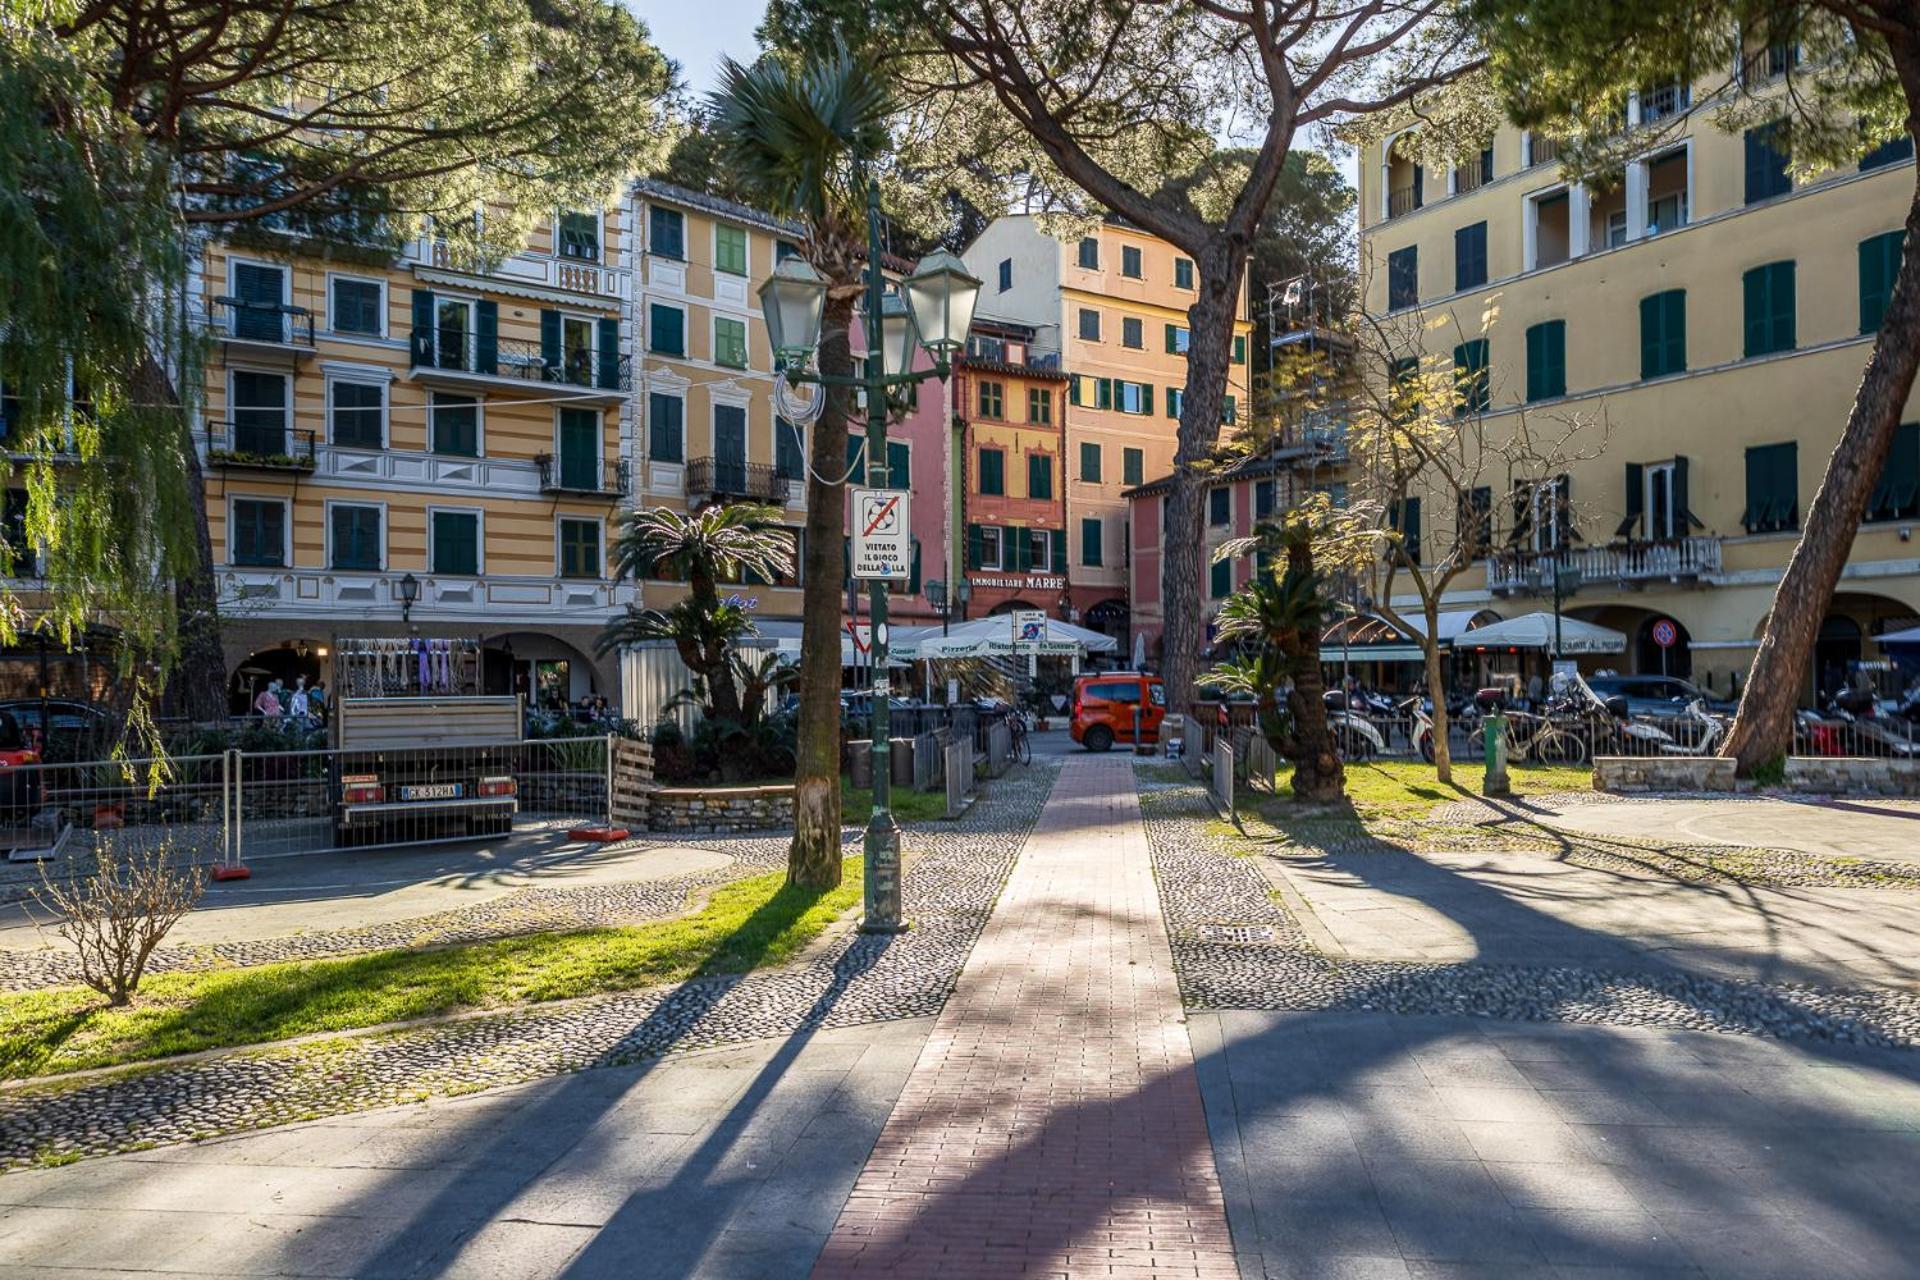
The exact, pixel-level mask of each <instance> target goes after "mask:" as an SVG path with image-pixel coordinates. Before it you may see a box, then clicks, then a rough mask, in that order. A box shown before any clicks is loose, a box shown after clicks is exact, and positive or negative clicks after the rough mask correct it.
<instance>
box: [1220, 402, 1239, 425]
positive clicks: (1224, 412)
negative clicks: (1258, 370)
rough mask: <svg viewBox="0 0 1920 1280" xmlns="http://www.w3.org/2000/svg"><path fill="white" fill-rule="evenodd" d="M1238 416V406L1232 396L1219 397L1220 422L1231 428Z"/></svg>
mask: <svg viewBox="0 0 1920 1280" xmlns="http://www.w3.org/2000/svg"><path fill="white" fill-rule="evenodd" d="M1239 414H1240V406H1239V405H1238V404H1236V403H1234V399H1233V397H1232V396H1221V397H1220V421H1222V422H1224V423H1227V424H1228V425H1229V426H1231V425H1232V424H1233V422H1234V421H1235V419H1237V418H1238V417H1239Z"/></svg>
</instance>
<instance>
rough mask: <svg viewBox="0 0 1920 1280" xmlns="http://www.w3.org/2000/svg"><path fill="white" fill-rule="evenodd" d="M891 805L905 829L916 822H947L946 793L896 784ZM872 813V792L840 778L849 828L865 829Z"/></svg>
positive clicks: (843, 816)
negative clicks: (917, 789) (862, 827)
mask: <svg viewBox="0 0 1920 1280" xmlns="http://www.w3.org/2000/svg"><path fill="white" fill-rule="evenodd" d="M888 802H889V803H890V804H891V805H892V806H893V816H894V820H895V821H897V822H899V823H900V824H901V825H902V826H905V825H908V824H910V823H915V822H945V821H946V819H947V793H946V791H945V789H944V788H943V789H942V790H939V791H915V790H914V789H913V788H912V787H902V786H898V785H896V786H895V787H894V788H893V791H892V794H891V795H890V796H889V797H888ZM872 814H873V792H872V791H870V790H868V789H867V788H865V787H855V786H851V785H849V784H848V782H847V780H846V779H845V778H844V777H843V778H841V779H840V820H841V821H842V822H844V823H846V824H847V825H849V826H865V825H866V821H867V819H868V818H869V817H871V816H872Z"/></svg>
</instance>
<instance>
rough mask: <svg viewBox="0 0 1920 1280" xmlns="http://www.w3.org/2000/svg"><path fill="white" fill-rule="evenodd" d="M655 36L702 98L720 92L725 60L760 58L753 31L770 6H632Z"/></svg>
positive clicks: (719, 0) (734, 1)
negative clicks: (718, 85) (717, 84)
mask: <svg viewBox="0 0 1920 1280" xmlns="http://www.w3.org/2000/svg"><path fill="white" fill-rule="evenodd" d="M627 3H628V4H629V5H631V6H632V8H633V11H634V12H635V13H637V14H639V15H640V19H641V21H643V22H645V23H646V24H647V27H648V29H649V30H651V31H652V32H653V42H654V43H655V44H657V45H659V46H660V49H661V51H662V52H664V53H665V54H666V55H667V56H668V57H669V58H672V59H673V60H674V61H675V62H677V63H679V64H680V74H681V76H682V78H683V79H685V80H686V82H687V85H688V87H689V88H690V89H692V90H693V92H694V93H695V94H696V95H697V96H700V97H704V96H706V93H707V91H708V90H709V89H712V88H713V87H714V84H715V81H716V79H717V75H716V72H717V71H718V68H719V66H720V59H721V58H722V57H723V56H725V57H731V58H733V59H735V60H736V61H741V62H746V61H750V60H751V59H752V58H753V57H754V55H755V54H757V53H758V52H759V46H758V45H756V44H755V43H754V40H753V29H754V28H755V27H757V26H759V25H760V16H761V15H762V14H764V13H765V12H766V10H767V4H766V0H627Z"/></svg>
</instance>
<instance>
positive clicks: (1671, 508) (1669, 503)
mask: <svg viewBox="0 0 1920 1280" xmlns="http://www.w3.org/2000/svg"><path fill="white" fill-rule="evenodd" d="M1676 469H1677V468H1676V467H1675V465H1674V459H1672V458H1668V459H1667V460H1666V461H1665V462H1649V463H1645V464H1643V465H1642V466H1641V468H1640V531H1641V536H1642V537H1644V538H1646V539H1647V540H1648V541H1649V542H1653V541H1660V540H1666V539H1672V538H1677V537H1679V536H1680V531H1681V523H1682V522H1681V517H1680V512H1679V509H1678V508H1677V507H1676V506H1675V505H1674V501H1673V476H1674V472H1675V470H1676ZM1656 475H1663V476H1665V477H1666V478H1667V500H1666V502H1665V504H1664V506H1665V512H1664V514H1665V516H1666V522H1667V530H1666V532H1665V533H1664V534H1663V533H1660V532H1658V531H1657V526H1656V525H1655V522H1654V511H1655V506H1656V504H1655V502H1654V500H1653V495H1654V477H1655V476H1656Z"/></svg>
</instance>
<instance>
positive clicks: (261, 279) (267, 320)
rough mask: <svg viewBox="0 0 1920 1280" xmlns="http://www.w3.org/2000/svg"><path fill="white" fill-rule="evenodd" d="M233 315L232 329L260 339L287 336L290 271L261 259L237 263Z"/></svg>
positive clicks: (276, 339) (278, 339)
mask: <svg viewBox="0 0 1920 1280" xmlns="http://www.w3.org/2000/svg"><path fill="white" fill-rule="evenodd" d="M233 296H234V301H235V302H236V303H237V305H235V306H232V307H230V308H229V311H230V313H231V315H232V317H233V319H232V326H233V327H232V329H231V330H230V332H231V333H232V334H233V336H234V337H236V338H249V339H252V340H253V341H256V342H285V341H286V340H287V313H286V310H285V307H286V301H287V273H286V272H285V271H284V270H282V269H281V268H279V267H272V266H266V265H264V264H262V263H257V262H236V263H234V264H233Z"/></svg>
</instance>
